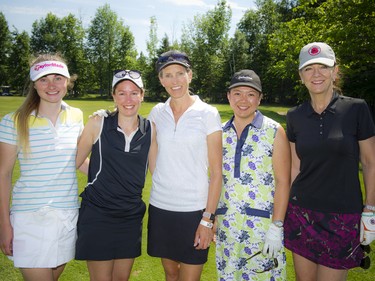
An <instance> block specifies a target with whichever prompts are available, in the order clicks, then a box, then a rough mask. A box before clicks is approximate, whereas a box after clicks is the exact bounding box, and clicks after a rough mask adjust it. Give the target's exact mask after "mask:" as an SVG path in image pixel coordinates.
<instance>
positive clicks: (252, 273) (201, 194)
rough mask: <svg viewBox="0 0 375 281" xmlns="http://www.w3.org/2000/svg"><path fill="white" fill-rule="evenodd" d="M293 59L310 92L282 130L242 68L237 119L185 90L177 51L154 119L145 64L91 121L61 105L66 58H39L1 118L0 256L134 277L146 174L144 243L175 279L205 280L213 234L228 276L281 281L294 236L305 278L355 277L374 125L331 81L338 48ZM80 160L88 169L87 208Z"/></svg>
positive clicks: (25, 268)
mask: <svg viewBox="0 0 375 281" xmlns="http://www.w3.org/2000/svg"><path fill="white" fill-rule="evenodd" d="M299 61H300V65H299V74H300V78H301V81H302V83H303V84H304V85H305V86H306V88H307V90H308V92H309V96H310V99H309V100H308V101H306V102H305V103H303V104H301V105H299V106H297V107H295V108H292V109H291V110H289V111H288V113H287V130H286V132H285V130H284V129H283V127H282V126H281V125H280V124H279V123H277V122H276V121H274V120H272V119H270V118H268V117H266V116H265V115H263V114H262V113H261V112H260V111H259V109H258V106H259V104H260V102H261V99H262V97H263V92H262V85H261V81H260V78H259V76H258V75H257V74H256V73H255V72H254V71H252V70H248V69H243V70H241V71H238V72H236V73H235V74H234V75H233V77H232V78H231V81H230V83H229V87H228V91H227V98H228V101H229V104H230V106H231V108H232V110H233V116H232V118H231V119H230V120H229V121H227V122H225V123H223V124H221V118H220V115H219V112H218V110H217V109H216V108H215V107H213V106H211V105H208V104H207V103H205V102H204V101H202V100H201V99H200V98H199V96H197V95H195V94H194V93H193V92H191V90H190V87H189V86H190V83H191V81H192V78H193V72H192V65H191V62H190V60H189V58H188V56H187V55H186V54H185V53H183V52H180V51H176V50H172V51H168V52H165V53H163V54H162V55H160V57H159V58H158V60H157V62H156V71H157V73H158V76H159V80H160V83H161V85H162V86H163V87H164V89H165V90H166V92H167V93H168V94H169V98H168V100H167V101H166V102H164V103H159V104H157V105H156V106H155V107H154V108H153V109H152V111H151V112H150V114H149V116H148V118H147V119H146V118H144V117H142V116H140V115H139V108H140V106H141V103H142V101H143V99H144V93H145V89H144V86H143V81H142V77H141V73H140V72H139V71H136V70H128V69H122V70H116V71H115V72H114V75H113V81H112V97H113V100H114V103H115V110H113V111H111V112H110V111H105V112H103V111H102V112H101V113H100V114H96V115H94V116H92V117H90V118H89V120H88V122H87V123H86V125H85V126H83V116H82V111H81V110H79V109H77V108H73V107H70V106H69V105H68V104H66V103H65V102H64V101H63V97H64V96H65V95H66V93H67V90H68V89H69V87H71V86H72V83H73V81H74V80H75V77H74V76H71V75H70V74H69V71H68V68H67V65H66V63H65V62H64V60H63V59H62V58H61V57H60V56H58V55H41V56H39V57H38V58H37V59H36V60H35V61H34V62H33V63H32V65H31V68H30V83H29V93H28V95H27V97H26V99H25V101H24V103H23V104H22V105H21V107H20V108H19V109H17V110H16V111H15V112H14V113H10V114H7V115H5V116H4V118H3V119H2V121H1V123H0V248H1V250H2V252H3V253H4V254H5V255H7V256H9V257H10V258H11V259H13V261H14V265H15V267H18V268H20V271H21V273H22V275H23V277H24V279H25V280H46V281H49V280H51V281H52V280H58V278H59V276H60V275H61V273H62V272H63V270H64V267H65V265H66V263H67V262H68V261H70V260H71V259H73V258H75V259H77V260H86V261H87V267H88V271H89V274H90V279H91V280H128V279H129V278H130V273H131V269H132V266H133V263H134V259H135V258H136V257H138V256H140V255H141V238H142V222H143V217H144V214H145V212H146V205H145V203H144V201H143V199H142V189H143V187H144V183H145V178H146V174H147V171H148V170H149V171H150V172H151V174H152V188H151V195H150V200H149V206H148V214H149V219H148V240H147V242H148V243H147V252H148V254H149V255H150V256H152V257H159V258H161V263H162V266H163V268H164V272H165V279H166V280H167V281H173V280H179V281H188V280H191V281H193V280H200V278H201V274H202V269H203V266H204V264H205V263H206V261H207V257H208V250H209V246H210V245H211V242H212V241H214V242H215V243H216V266H217V272H218V280H220V281H221V280H226V281H227V280H228V281H229V280H286V269H285V265H286V255H285V251H284V242H285V246H286V248H288V249H289V250H291V251H292V253H293V261H294V267H295V273H296V279H297V280H337V281H339V280H346V276H347V273H348V270H349V269H351V268H354V267H357V266H359V264H360V262H361V259H362V258H363V256H364V253H363V248H362V246H361V245H368V244H370V243H371V241H373V240H375V225H374V223H373V222H374V221H375V126H374V122H373V119H372V116H371V114H370V111H369V109H368V107H367V105H366V103H365V102H364V101H363V100H360V99H355V98H349V97H346V96H343V95H341V93H340V91H339V89H338V88H337V87H336V86H335V81H336V80H337V79H338V65H337V61H336V58H335V54H334V52H333V50H332V49H331V47H330V46H328V45H327V44H325V43H321V42H314V43H311V44H308V45H306V46H304V47H303V48H302V49H301V52H300V57H299ZM17 159H18V161H19V163H20V170H21V174H20V177H19V179H18V180H17V181H16V183H15V185H14V187H13V192H12V174H13V168H14V165H15V163H16V160H17ZM359 163H360V164H361V167H362V172H363V178H364V184H365V191H366V192H365V196H364V198H362V197H363V196H362V193H361V185H360V181H359V177H358V173H359ZM76 168H79V169H80V170H81V171H83V172H84V173H86V174H87V175H88V181H87V186H86V187H85V189H84V191H83V192H82V193H81V195H80V196H81V203H80V204H79V200H78V189H77V179H76V174H75V172H76ZM11 194H12V204H11V208H9V201H10V198H11ZM363 202H364V205H363Z"/></svg>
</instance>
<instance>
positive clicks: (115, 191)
mask: <svg viewBox="0 0 375 281" xmlns="http://www.w3.org/2000/svg"><path fill="white" fill-rule="evenodd" d="M138 120H139V128H138V131H137V132H136V133H135V135H134V136H133V138H132V140H131V142H130V149H129V151H125V145H126V143H125V142H126V139H125V134H124V133H123V132H122V130H121V129H120V128H119V126H118V113H117V112H116V113H114V114H111V115H109V116H108V117H106V118H104V124H103V128H102V132H101V134H100V137H99V139H98V140H97V141H96V143H95V144H94V145H93V147H92V152H91V157H90V165H89V174H88V184H87V186H86V188H85V190H84V191H83V192H82V193H81V195H80V196H81V197H82V204H86V205H91V206H92V205H94V206H96V207H99V208H100V209H101V211H104V212H116V213H117V212H119V213H123V212H126V213H129V212H130V213H131V211H132V210H134V211H135V210H139V207H140V205H142V204H144V202H143V201H142V189H143V187H144V183H145V178H146V174H147V167H148V152H149V149H150V144H151V125H150V121H149V120H147V119H145V118H143V117H141V116H138Z"/></svg>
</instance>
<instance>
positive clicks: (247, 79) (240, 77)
mask: <svg viewBox="0 0 375 281" xmlns="http://www.w3.org/2000/svg"><path fill="white" fill-rule="evenodd" d="M237 79H238V80H241V81H253V77H250V76H244V75H240V76H237Z"/></svg>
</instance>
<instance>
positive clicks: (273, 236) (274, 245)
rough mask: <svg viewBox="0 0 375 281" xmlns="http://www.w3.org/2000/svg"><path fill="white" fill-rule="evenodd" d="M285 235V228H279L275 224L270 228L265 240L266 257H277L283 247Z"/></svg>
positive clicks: (264, 251)
mask: <svg viewBox="0 0 375 281" xmlns="http://www.w3.org/2000/svg"><path fill="white" fill-rule="evenodd" d="M283 235H284V228H283V227H278V226H276V225H274V224H273V223H271V224H270V228H269V229H268V231H267V234H266V238H265V240H264V245H263V250H262V253H263V255H264V256H268V257H269V258H273V257H276V256H277V253H278V252H279V251H280V250H281V248H282V247H283V243H282V240H283Z"/></svg>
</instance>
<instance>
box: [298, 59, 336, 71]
mask: <svg viewBox="0 0 375 281" xmlns="http://www.w3.org/2000/svg"><path fill="white" fill-rule="evenodd" d="M315 63H319V64H323V65H326V66H329V67H332V66H334V65H335V61H334V60H332V59H327V58H315V59H311V60H308V61H307V62H305V63H303V64H300V66H299V67H298V69H299V70H301V69H302V68H304V67H305V66H307V65H310V64H315Z"/></svg>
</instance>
